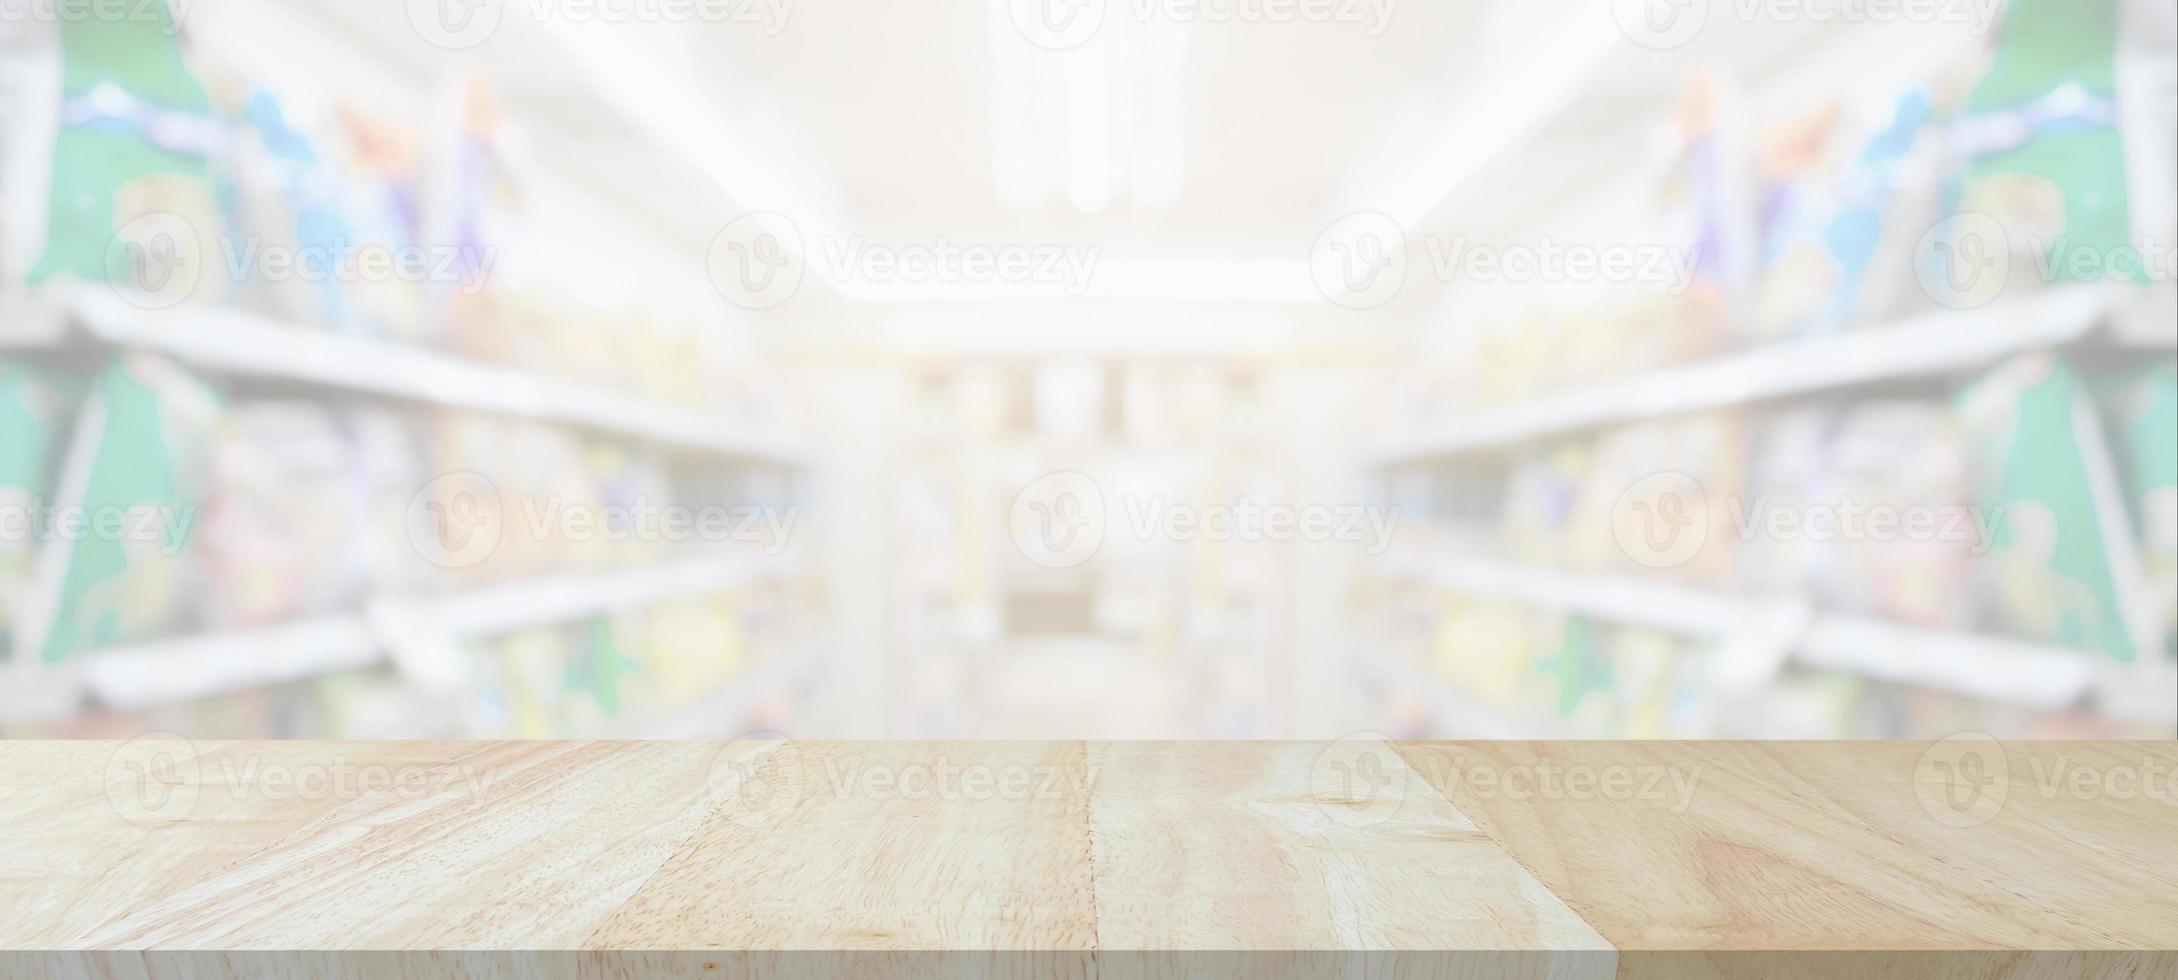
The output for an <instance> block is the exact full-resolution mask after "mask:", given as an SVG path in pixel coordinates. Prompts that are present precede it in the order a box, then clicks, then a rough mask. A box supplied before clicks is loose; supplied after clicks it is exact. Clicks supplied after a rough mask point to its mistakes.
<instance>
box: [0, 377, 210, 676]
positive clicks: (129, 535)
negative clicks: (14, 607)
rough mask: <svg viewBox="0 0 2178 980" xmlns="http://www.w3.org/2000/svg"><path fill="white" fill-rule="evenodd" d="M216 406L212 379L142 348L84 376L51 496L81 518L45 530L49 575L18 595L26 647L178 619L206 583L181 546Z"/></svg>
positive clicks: (156, 631) (198, 508)
mask: <svg viewBox="0 0 2178 980" xmlns="http://www.w3.org/2000/svg"><path fill="white" fill-rule="evenodd" d="M223 410H224V409H223V407H222V399H221V397H220V396H219V394H218V393H217V392H215V391H214V390H213V389H211V388H209V387H207V386H206V385H204V384H203V383H202V382H200V381H198V380H197V379H196V378H194V377H191V376H190V375H189V374H188V373H186V372H184V371H182V370H181V369H180V368H178V367H176V366H174V365H173V364H172V363H170V362H168V361H165V360H163V359H160V358H157V357H153V356H149V355H142V354H130V355H125V356H124V357H123V358H122V359H121V360H120V361H119V362H117V363H115V364H113V365H112V366H111V367H109V368H107V369H106V370H105V371H104V372H103V373H101V374H100V376H99V377H98V379H97V381H96V382H94V383H93V385H92V386H91V388H90V390H89V392H88V393H87V394H86V395H85V398H84V404H83V409H82V411H81V413H80V415H79V416H78V419H77V421H76V426H75V431H74V434H73V435H72V437H71V441H70V445H69V446H68V447H67V448H66V449H65V450H64V453H65V455H64V456H63V458H64V459H65V460H66V462H65V463H64V464H63V465H62V470H61V475H60V479H59V485H58V489H57V490H56V491H55V494H54V500H55V504H56V506H58V507H62V508H68V509H70V510H72V511H74V512H77V513H80V514H82V515H84V517H85V519H86V520H87V521H89V522H91V523H90V527H89V532H88V533H80V534H69V535H65V536H64V535H58V534H56V535H55V542H54V547H56V548H58V549H60V551H59V554H58V561H56V562H55V563H54V564H53V565H52V566H51V568H50V574H51V575H52V576H53V577H52V578H51V579H47V580H41V581H39V582H38V583H37V585H36V587H35V588H34V589H33V594H32V595H31V597H30V599H29V601H28V603H26V609H25V612H24V617H23V619H22V621H21V624H22V626H21V632H20V635H21V636H23V637H24V639H25V642H26V645H28V646H32V647H34V648H35V649H34V652H35V654H36V655H38V656H41V657H42V658H43V659H45V660H47V661H59V660H63V659H66V658H67V657H69V656H70V655H72V654H75V653H77V652H80V651H83V650H87V649H91V648H95V647H102V646H109V645H113V644H117V643H126V642H132V641H140V640H149V639H153V638H155V637H159V636H163V635H166V634H168V633H170V632H172V631H173V630H174V629H175V628H176V627H177V626H178V625H180V624H181V623H182V622H183V621H184V620H185V617H186V614H187V613H188V612H189V611H190V610H191V609H192V608H193V603H192V601H191V598H192V594H193V592H194V591H195V590H197V589H200V588H202V587H203V584H204V583H203V579H202V577H201V575H200V572H199V570H198V569H196V568H193V567H192V566H191V562H192V559H193V556H192V554H191V552H190V549H189V547H188V546H189V544H190V540H191V537H192V535H193V534H194V533H195V531H196V530H197V529H196V527H195V524H196V522H197V521H198V520H199V519H200V518H201V516H202V508H203V505H204V500H205V488H206V485H207V482H208V473H207V470H208V467H209V466H210V463H211V456H212V447H213V445H214V440H215V439H216V435H217V431H218V426H219V422H220V417H221V414H222V412H223ZM47 573H48V570H47V569H44V568H41V569H40V574H41V577H42V576H43V575H45V574H47Z"/></svg>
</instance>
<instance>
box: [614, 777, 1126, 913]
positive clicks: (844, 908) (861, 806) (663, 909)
mask: <svg viewBox="0 0 2178 980" xmlns="http://www.w3.org/2000/svg"><path fill="white" fill-rule="evenodd" d="M1085 751H1086V749H1085V746H1083V745H1082V744H1081V743H1078V742H1058V743H998V742H956V743H878V742H868V743H821V742H785V743H781V744H780V745H779V746H778V747H777V748H776V749H775V750H773V751H771V752H770V753H769V754H767V755H765V756H763V757H762V759H761V760H760V762H759V763H758V764H757V768H756V769H755V770H754V772H753V774H752V775H751V776H750V777H749V778H748V781H747V782H746V783H742V784H740V786H739V788H738V789H734V790H730V791H729V792H727V793H726V794H725V798H724V799H723V800H721V801H720V802H719V804H718V806H717V807H716V808H715V809H714V810H713V812H712V813H711V814H710V816H709V817H708V818H707V819H706V820H705V822H704V824H703V826H702V827H701V828H700V829H699V830H698V832H697V833H696V835H695V836H694V838H693V839H692V840H691V841H690V842H689V844H688V846H687V847H686V848H685V849H683V850H682V851H681V852H680V853H678V854H676V855H674V856H673V858H672V860H670V861H668V862H666V866H665V867H664V868H662V869H661V870H660V871H659V872H658V873H657V874H656V875H655V876H653V877H652V878H651V880H650V881H649V882H647V883H646V884H645V885H644V886H643V887H642V888H641V889H640V890H638V891H637V892H636V893H635V895H634V896H633V897H632V898H630V899H629V901H628V902H627V903H626V904H625V905H624V906H623V907H622V908H621V909H620V910H619V911H618V912H617V913H615V914H614V915H613V916H612V917H611V918H610V919H609V920H608V921H607V922H605V924H604V925H603V926H601V927H600V928H598V929H597V930H596V931H595V932H594V933H593V934H592V935H590V937H589V938H588V942H587V944H586V945H588V946H589V947H591V948H606V949H679V950H686V949H754V950H1048V951H1054V952H1068V951H1087V950H1090V949H1092V948H1094V944H1095V940H1096V908H1095V894H1096V892H1095V887H1094V885H1093V883H1092V882H1091V879H1090V872H1091V866H1090V860H1089V853H1090V852H1089V800H1088V790H1089V787H1088V785H1087V784H1086V779H1087V778H1088V776H1087V774H1088V772H1089V769H1088V767H1087V766H1086V765H1085V764H1084V762H1085V759H1084V756H1085ZM728 781H731V780H728Z"/></svg>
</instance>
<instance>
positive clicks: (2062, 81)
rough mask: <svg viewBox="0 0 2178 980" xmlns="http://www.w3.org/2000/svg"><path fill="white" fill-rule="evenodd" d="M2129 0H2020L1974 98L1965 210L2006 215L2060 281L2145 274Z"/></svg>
mask: <svg viewBox="0 0 2178 980" xmlns="http://www.w3.org/2000/svg"><path fill="white" fill-rule="evenodd" d="M2117 44H2118V0H2011V2H2010V3H2007V4H2006V5H2005V10H2004V28H2003V34H2002V35H2001V37H2000V38H1999V39H1998V41H1997V45H1996V51H1995V59H1994V61H1993V63H1992V64H1991V65H1990V66H1989V69H1988V71H1987V72H1986V73H1985V74H1984V75H1983V76H1982V77H1981V79H1980V81H1979V82H1978V83H1977V84H1976V85H1975V86H1974V90H1973V93H1972V94H1971V95H1970V96H1969V97H1968V101H1967V105H1966V116H1967V118H1966V119H1964V120H1963V121H1962V122H1961V123H1960V126H1959V128H1960V130H1961V133H1962V135H1963V136H1964V137H1965V139H1964V145H1966V146H1967V147H1968V157H1969V159H1968V160H1967V162H1966V172H1965V175H1964V176H1965V185H1964V187H1963V188H1962V192H1961V198H1960V202H1959V210H1960V211H1962V212H1979V213H1983V214H1988V215H1990V216H1992V217H1994V218H1996V219H1997V220H1998V221H1999V222H2001V223H2002V225H2003V226H2004V231H2005V233H2006V236H2007V237H2008V238H2009V239H2010V242H2009V244H2010V247H2011V250H2012V252H2013V253H2014V254H2019V253H2021V252H2022V251H2023V250H2024V251H2026V252H2027V253H2029V254H2031V255H2032V259H2033V261H2034V262H2036V263H2037V264H2038V265H2039V268H2040V269H2041V270H2042V272H2041V274H2042V277H2043V278H2047V279H2049V280H2053V281H2088V280H2101V279H2106V278H2130V279H2133V280H2135V281H2143V282H2144V281H2146V276H2147V272H2146V269H2145V268H2143V267H2142V266H2141V264H2140V263H2139V262H2138V261H2132V262H2131V263H2130V266H2129V267H2127V265H2126V264H2125V261H2126V260H2125V259H2124V258H2123V257H2124V256H2128V255H2130V256H2133V257H2134V258H2135V259H2136V260H2137V258H2138V253H2137V252H2134V251H2133V250H2132V248H2131V241H2130V225H2131V216H2130V214H2129V204H2128V196H2127V191H2126V179H2125V141H2124V137H2123V134H2122V132H2121V130H2120V129H2119V127H2118V125H2117V119H2116V110H2115V107H2114V93H2115V92H2116V88H2117V85H2116V81H2115V70H2114V64H2115V59H2116V50H2117Z"/></svg>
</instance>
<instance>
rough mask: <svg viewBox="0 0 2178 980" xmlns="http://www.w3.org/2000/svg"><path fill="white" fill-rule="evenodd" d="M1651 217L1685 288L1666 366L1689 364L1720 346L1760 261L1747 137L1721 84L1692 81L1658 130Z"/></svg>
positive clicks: (1737, 111)
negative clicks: (1675, 258)
mask: <svg viewBox="0 0 2178 980" xmlns="http://www.w3.org/2000/svg"><path fill="white" fill-rule="evenodd" d="M1663 139H1664V141H1665V142H1666V144H1667V149H1668V160H1667V166H1666V169H1665V172H1664V177H1663V180H1662V182H1661V186H1660V193H1659V201H1658V205H1659V209H1660V211H1661V223H1662V226H1663V232H1664V234H1665V235H1666V236H1667V237H1666V240H1667V241H1671V242H1673V243H1675V244H1677V245H1679V246H1681V247H1684V248H1686V249H1688V256H1689V259H1690V260H1691V262H1692V264H1693V269H1692V271H1693V280H1692V282H1690V283H1688V284H1687V288H1686V291H1685V293H1684V294H1683V295H1682V296H1681V297H1680V303H1681V306H1682V308H1681V310H1680V311H1679V315H1680V316H1681V317H1682V318H1683V319H1684V320H1685V321H1686V324H1687V327H1688V329H1687V330H1686V332H1685V333H1684V334H1683V336H1682V338H1681V339H1680V341H1679V343H1680V344H1681V345H1682V346H1683V347H1684V348H1685V349H1684V350H1679V351H1673V352H1671V354H1670V359H1671V360H1674V361H1683V360H1689V359H1691V358H1692V357H1696V356H1700V355H1702V354H1705V353H1709V352H1710V351H1713V350H1715V349H1717V348H1719V347H1721V346H1723V344H1724V343H1725V342H1726V339H1727V337H1728V335H1729V332H1730V330H1731V320H1732V317H1733V315H1734V314H1735V313H1736V312H1737V311H1739V310H1741V309H1744V308H1745V306H1746V302H1747V299H1748V297H1749V296H1750V295H1752V292H1753V287H1754V277H1755V272H1756V263H1757V261H1758V260H1759V258H1760V253H1759V243H1758V242H1757V240H1756V228H1755V213H1756V211H1755V206H1754V202H1755V188H1754V175H1753V174H1752V173H1751V172H1750V171H1751V166H1750V165H1751V162H1752V158H1751V156H1750V154H1749V153H1748V150H1747V147H1748V145H1749V134H1748V133H1747V127H1746V122H1745V120H1744V119H1743V118H1742V111H1741V107H1740V104H1739V100H1738V98H1737V97H1736V95H1735V92H1734V89H1733V87H1732V86H1731V85H1730V84H1728V80H1720V79H1717V78H1715V77H1712V76H1709V75H1706V74H1705V75H1697V76H1695V77H1694V78H1693V79H1692V80H1691V81H1690V82H1689V83H1688V85H1687V88H1686V91H1685V93H1684V94H1683V95H1682V96H1681V98H1680V102H1679V107H1678V111H1677V114H1676V116H1675V118H1674V119H1673V121H1672V124H1671V126H1670V127H1669V128H1668V129H1667V130H1666V132H1665V134H1664V136H1663Z"/></svg>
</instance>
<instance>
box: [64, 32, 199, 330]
mask: <svg viewBox="0 0 2178 980" xmlns="http://www.w3.org/2000/svg"><path fill="white" fill-rule="evenodd" d="M143 12H144V13H145V14H146V15H147V16H142V17H124V18H69V19H66V20H65V21H64V22H63V23H62V25H61V27H60V33H61V45H62V47H61V52H62V59H61V64H62V72H63V74H62V83H61V97H62V100H63V101H62V103H61V110H60V118H59V129H58V132H57V134H56V136H55V138H54V142H53V161H52V168H51V174H52V180H51V182H50V194H49V196H50V208H49V215H48V220H47V221H46V227H45V245H44V252H43V254H42V256H41V257H40V259H39V260H38V262H37V264H36V266H35V267H34V268H33V270H32V272H31V274H30V280H31V282H32V283H33V284H36V283H43V282H46V281H50V280H55V279H75V280H80V281H85V282H98V283H113V284H114V285H115V286H116V287H117V288H120V289H122V290H124V291H125V292H126V293H127V294H128V295H131V296H133V297H134V298H136V299H137V300H138V301H140V302H143V303H146V304H147V305H156V306H168V305H173V304H175V303H179V302H183V301H193V302H200V303H210V302H219V301H221V300H223V299H224V298H225V296H226V292H227V290H226V286H227V280H228V276H227V275H226V274H225V272H224V268H223V262H224V259H223V255H224V254H225V249H224V247H223V243H224V242H226V241H228V240H230V239H231V237H232V236H231V234H230V228H231V222H230V208H229V203H230V202H229V201H228V200H227V198H228V194H227V192H225V191H223V190H221V189H220V187H219V185H218V182H217V181H215V179H214V176H213V173H214V171H213V161H214V160H216V158H217V157H218V156H219V154H220V153H221V152H222V150H223V148H224V147H225V146H226V145H227V139H228V129H227V127H226V125H225V124H224V123H223V122H222V121H221V120H219V119H217V118H216V117H215V116H214V115H213V113H212V109H211V104H210V101H209V98H208V96H207V95H206V93H205V89H204V86H203V84H202V83H201V82H200V81H199V80H198V78H197V75H196V73H195V72H194V71H193V70H192V69H191V67H190V65H189V63H188V61H187V58H186V57H185V52H184V50H183V46H182V43H181V39H180V38H179V36H178V33H177V31H176V29H175V24H174V23H173V18H172V15H171V14H170V13H168V12H167V10H166V6H165V5H164V4H149V5H145V8H144V11H143Z"/></svg>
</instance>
